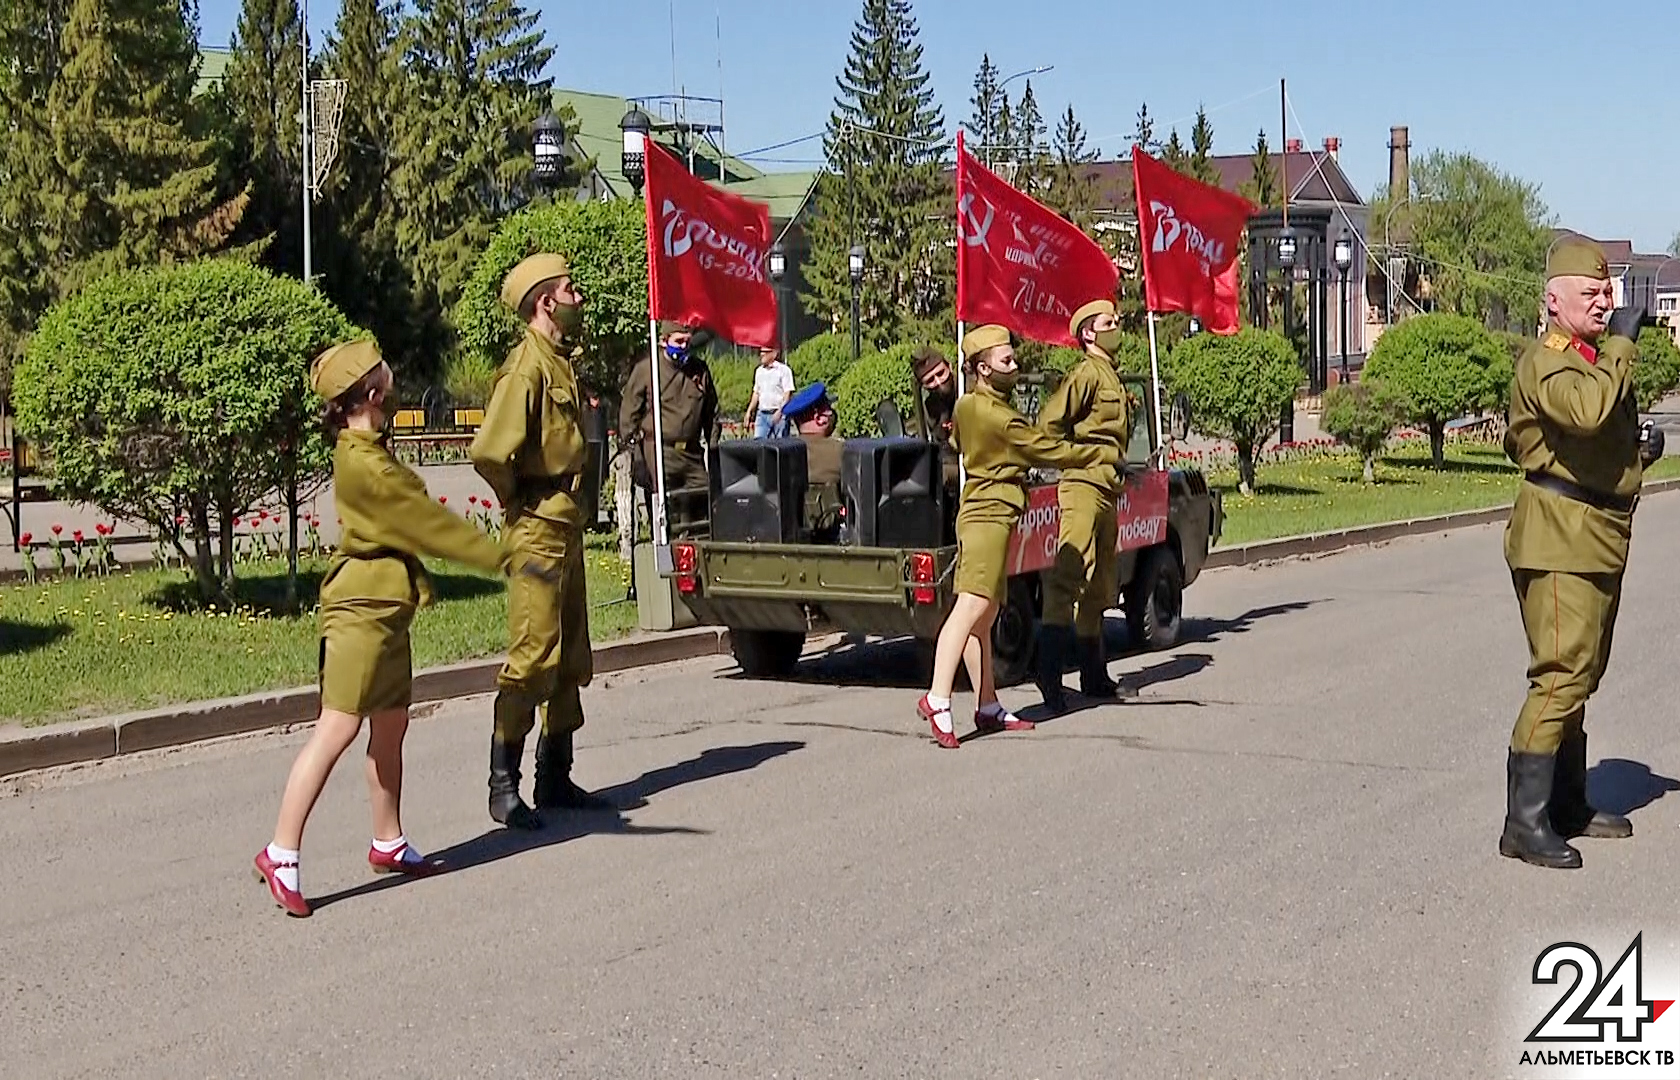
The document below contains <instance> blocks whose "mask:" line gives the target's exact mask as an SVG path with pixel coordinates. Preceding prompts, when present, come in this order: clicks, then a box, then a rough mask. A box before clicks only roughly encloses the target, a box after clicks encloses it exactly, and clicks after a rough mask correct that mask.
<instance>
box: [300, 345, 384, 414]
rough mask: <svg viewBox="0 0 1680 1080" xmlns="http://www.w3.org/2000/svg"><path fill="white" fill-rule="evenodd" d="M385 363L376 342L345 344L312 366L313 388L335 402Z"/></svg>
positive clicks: (321, 356) (334, 347) (319, 358)
mask: <svg viewBox="0 0 1680 1080" xmlns="http://www.w3.org/2000/svg"><path fill="white" fill-rule="evenodd" d="M383 361H384V357H382V356H380V354H379V345H378V344H377V343H375V342H373V341H346V342H341V343H340V344H338V345H334V346H333V347H332V348H330V349H328V350H327V351H326V352H324V353H322V354H321V355H320V356H317V357H316V358H315V362H314V363H312V364H310V365H309V385H310V386H311V387H312V388H313V389H314V390H315V392H316V393H317V394H319V395H321V397H323V398H325V399H326V400H327V401H332V400H334V399H335V398H337V397H338V396H339V395H340V394H342V393H344V392H345V391H346V390H348V389H350V388H351V387H352V386H355V385H356V380H358V379H360V378H361V377H362V376H363V375H366V374H367V373H368V372H370V371H372V370H373V369H374V368H376V367H378V366H379V365H380V364H381V363H382V362H383Z"/></svg>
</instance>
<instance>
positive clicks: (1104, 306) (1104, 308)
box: [1068, 300, 1120, 340]
mask: <svg viewBox="0 0 1680 1080" xmlns="http://www.w3.org/2000/svg"><path fill="white" fill-rule="evenodd" d="M1118 314H1120V313H1119V311H1117V310H1116V309H1115V307H1114V301H1112V300H1093V301H1091V302H1090V303H1089V304H1086V305H1085V306H1084V307H1082V308H1080V309H1079V310H1078V311H1076V312H1074V313H1073V318H1071V319H1069V320H1068V333H1069V334H1071V335H1073V337H1074V339H1075V340H1078V338H1079V324H1080V323H1082V322H1084V321H1085V320H1086V319H1089V318H1091V317H1092V316H1093V315H1118Z"/></svg>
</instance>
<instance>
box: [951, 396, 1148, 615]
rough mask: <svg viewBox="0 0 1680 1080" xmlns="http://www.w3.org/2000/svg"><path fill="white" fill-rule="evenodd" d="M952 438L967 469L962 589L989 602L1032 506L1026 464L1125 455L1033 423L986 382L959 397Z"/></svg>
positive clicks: (1086, 462)
mask: <svg viewBox="0 0 1680 1080" xmlns="http://www.w3.org/2000/svg"><path fill="white" fill-rule="evenodd" d="M951 443H952V445H953V446H955V447H956V448H957V450H958V452H959V453H961V454H962V456H963V465H964V466H965V467H966V468H967V470H968V483H967V484H965V485H964V486H963V493H962V506H961V507H960V509H958V511H957V565H956V577H955V584H956V590H957V592H959V593H971V594H973V595H976V596H984V597H985V598H986V599H988V600H1001V599H1002V598H1003V593H1004V588H1005V585H1006V582H1007V579H1008V557H1009V536H1010V533H1012V532H1014V530H1015V525H1016V523H1017V522H1018V521H1019V520H1020V518H1021V512H1022V511H1024V510H1025V509H1026V508H1027V489H1026V477H1027V470H1028V469H1029V468H1032V467H1033V466H1049V467H1052V468H1061V469H1070V468H1094V467H1099V466H1102V465H1104V464H1106V465H1109V466H1113V465H1115V464H1117V463H1118V462H1119V460H1120V455H1119V452H1118V451H1117V450H1115V448H1114V447H1112V446H1099V445H1087V446H1074V445H1072V444H1070V443H1066V442H1063V441H1061V440H1060V439H1058V438H1056V437H1055V436H1053V435H1051V434H1050V433H1049V432H1048V431H1045V430H1044V429H1043V427H1042V426H1038V427H1035V426H1034V425H1032V424H1030V423H1028V422H1027V418H1026V417H1024V416H1022V415H1021V414H1020V413H1018V412H1016V411H1015V408H1014V406H1012V405H1010V404H1009V402H1007V401H1005V400H1004V398H1003V395H1001V394H999V393H998V392H997V391H995V390H993V389H992V388H991V387H989V386H986V385H985V384H983V383H980V384H976V385H975V387H974V388H973V389H972V390H971V391H969V392H968V393H966V394H964V395H963V396H962V397H961V398H960V399H959V400H958V401H957V408H956V416H955V422H954V424H953V425H952V429H951Z"/></svg>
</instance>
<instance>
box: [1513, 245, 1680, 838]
mask: <svg viewBox="0 0 1680 1080" xmlns="http://www.w3.org/2000/svg"><path fill="white" fill-rule="evenodd" d="M1611 296H1612V292H1611V285H1610V273H1609V268H1608V266H1607V265H1606V262H1605V258H1604V252H1603V251H1602V250H1601V249H1600V248H1599V247H1598V245H1597V244H1594V243H1592V242H1591V241H1588V240H1585V239H1584V238H1578V237H1569V238H1565V239H1563V240H1561V241H1559V242H1558V243H1557V244H1556V245H1555V246H1554V247H1553V248H1552V251H1551V253H1550V255H1548V257H1547V259H1546V310H1547V314H1548V316H1549V326H1548V328H1547V332H1546V334H1545V336H1543V337H1542V338H1540V339H1539V340H1537V341H1535V342H1534V343H1533V344H1531V345H1530V346H1529V347H1528V349H1527V351H1525V352H1524V353H1523V355H1522V357H1521V358H1520V359H1519V360H1518V361H1517V366H1516V374H1515V377H1514V378H1513V380H1512V383H1511V409H1510V421H1509V425H1508V427H1507V430H1506V433H1505V452H1506V454H1507V455H1509V457H1510V458H1511V460H1512V461H1514V462H1516V464H1517V465H1518V466H1520V467H1521V468H1522V470H1523V472H1524V473H1525V479H1524V482H1523V483H1522V484H1521V485H1520V486H1519V488H1518V492H1517V499H1516V505H1515V506H1514V507H1513V508H1512V512H1511V517H1510V520H1509V522H1508V523H1507V525H1506V529H1505V561H1506V562H1507V563H1508V564H1509V566H1510V568H1511V581H1512V584H1513V585H1514V586H1515V588H1516V593H1517V601H1518V604H1519V607H1520V609H1521V612H1522V620H1523V629H1524V631H1525V632H1526V633H1527V635H1528V651H1529V666H1528V681H1529V689H1528V697H1527V699H1526V700H1525V701H1524V702H1523V706H1522V710H1521V711H1520V712H1519V713H1518V716H1517V722H1516V725H1515V727H1514V728H1513V730H1512V732H1511V744H1510V748H1509V751H1508V756H1507V758H1506V814H1505V828H1504V832H1503V833H1502V834H1501V836H1500V838H1499V851H1500V854H1502V855H1506V856H1509V857H1512V858H1518V859H1522V860H1524V861H1525V862H1530V863H1534V864H1536V865H1539V866H1547V867H1554V868H1559V869H1573V868H1575V867H1578V866H1580V865H1581V855H1580V853H1579V852H1578V851H1576V850H1575V849H1574V848H1573V847H1571V846H1570V845H1569V844H1568V843H1566V842H1565V841H1566V839H1567V838H1569V837H1573V836H1590V837H1608V838H1623V837H1628V836H1632V835H1633V826H1632V824H1631V823H1630V822H1629V821H1628V820H1627V819H1626V818H1625V817H1621V816H1619V815H1616V814H1610V813H1606V812H1604V811H1601V810H1595V809H1594V808H1593V807H1592V806H1591V805H1589V804H1588V802H1587V789H1586V779H1587V737H1586V733H1585V730H1584V721H1585V718H1586V703H1587V698H1588V697H1589V696H1590V695H1591V694H1592V693H1593V691H1595V690H1597V689H1598V684H1599V680H1600V679H1601V678H1603V676H1604V669H1605V664H1606V662H1607V661H1608V660H1609V657H1610V638H1611V634H1612V631H1613V630H1614V628H1615V623H1616V614H1617V609H1618V607H1619V605H1620V601H1621V592H1622V572H1623V570H1624V569H1625V568H1626V566H1627V557H1628V542H1629V538H1630V535H1631V533H1632V528H1633V510H1634V504H1635V502H1636V501H1637V497H1638V493H1639V487H1640V482H1641V478H1642V476H1643V465H1644V463H1645V461H1646V460H1647V458H1649V459H1651V460H1654V458H1655V457H1656V456H1657V455H1658V454H1660V453H1661V446H1660V437H1661V433H1660V432H1656V431H1655V430H1654V429H1649V428H1648V429H1646V432H1642V430H1641V426H1640V423H1639V410H1638V405H1637V403H1636V401H1635V398H1634V386H1633V365H1634V360H1635V358H1636V356H1637V352H1638V348H1637V346H1636V345H1635V341H1636V340H1637V338H1638V334H1639V324H1640V322H1641V321H1642V319H1643V318H1644V311H1643V310H1641V309H1637V308H1620V309H1617V310H1615V311H1614V312H1612V311H1611V304H1612V303H1613V301H1612V299H1611ZM1647 434H1648V435H1649V441H1648V442H1647V439H1646V437H1645V436H1646V435H1647Z"/></svg>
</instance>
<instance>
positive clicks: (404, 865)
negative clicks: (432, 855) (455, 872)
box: [368, 843, 443, 877]
mask: <svg viewBox="0 0 1680 1080" xmlns="http://www.w3.org/2000/svg"><path fill="white" fill-rule="evenodd" d="M407 851H408V844H406V843H404V844H403V846H402V847H400V848H398V849H397V850H395V851H393V852H391V853H390V854H388V855H387V854H386V853H385V852H383V851H380V850H379V849H378V848H376V847H374V846H373V845H372V844H369V845H368V865H369V866H371V867H373V872H374V873H376V874H406V875H407V876H408V877H431V876H432V875H433V874H441V873H442V872H443V867H442V866H441V865H439V864H438V863H435V862H433V861H431V860H430V859H421V860H420V861H419V862H406V861H404V859H403V855H404V854H405V853H407ZM416 854H418V853H416Z"/></svg>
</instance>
